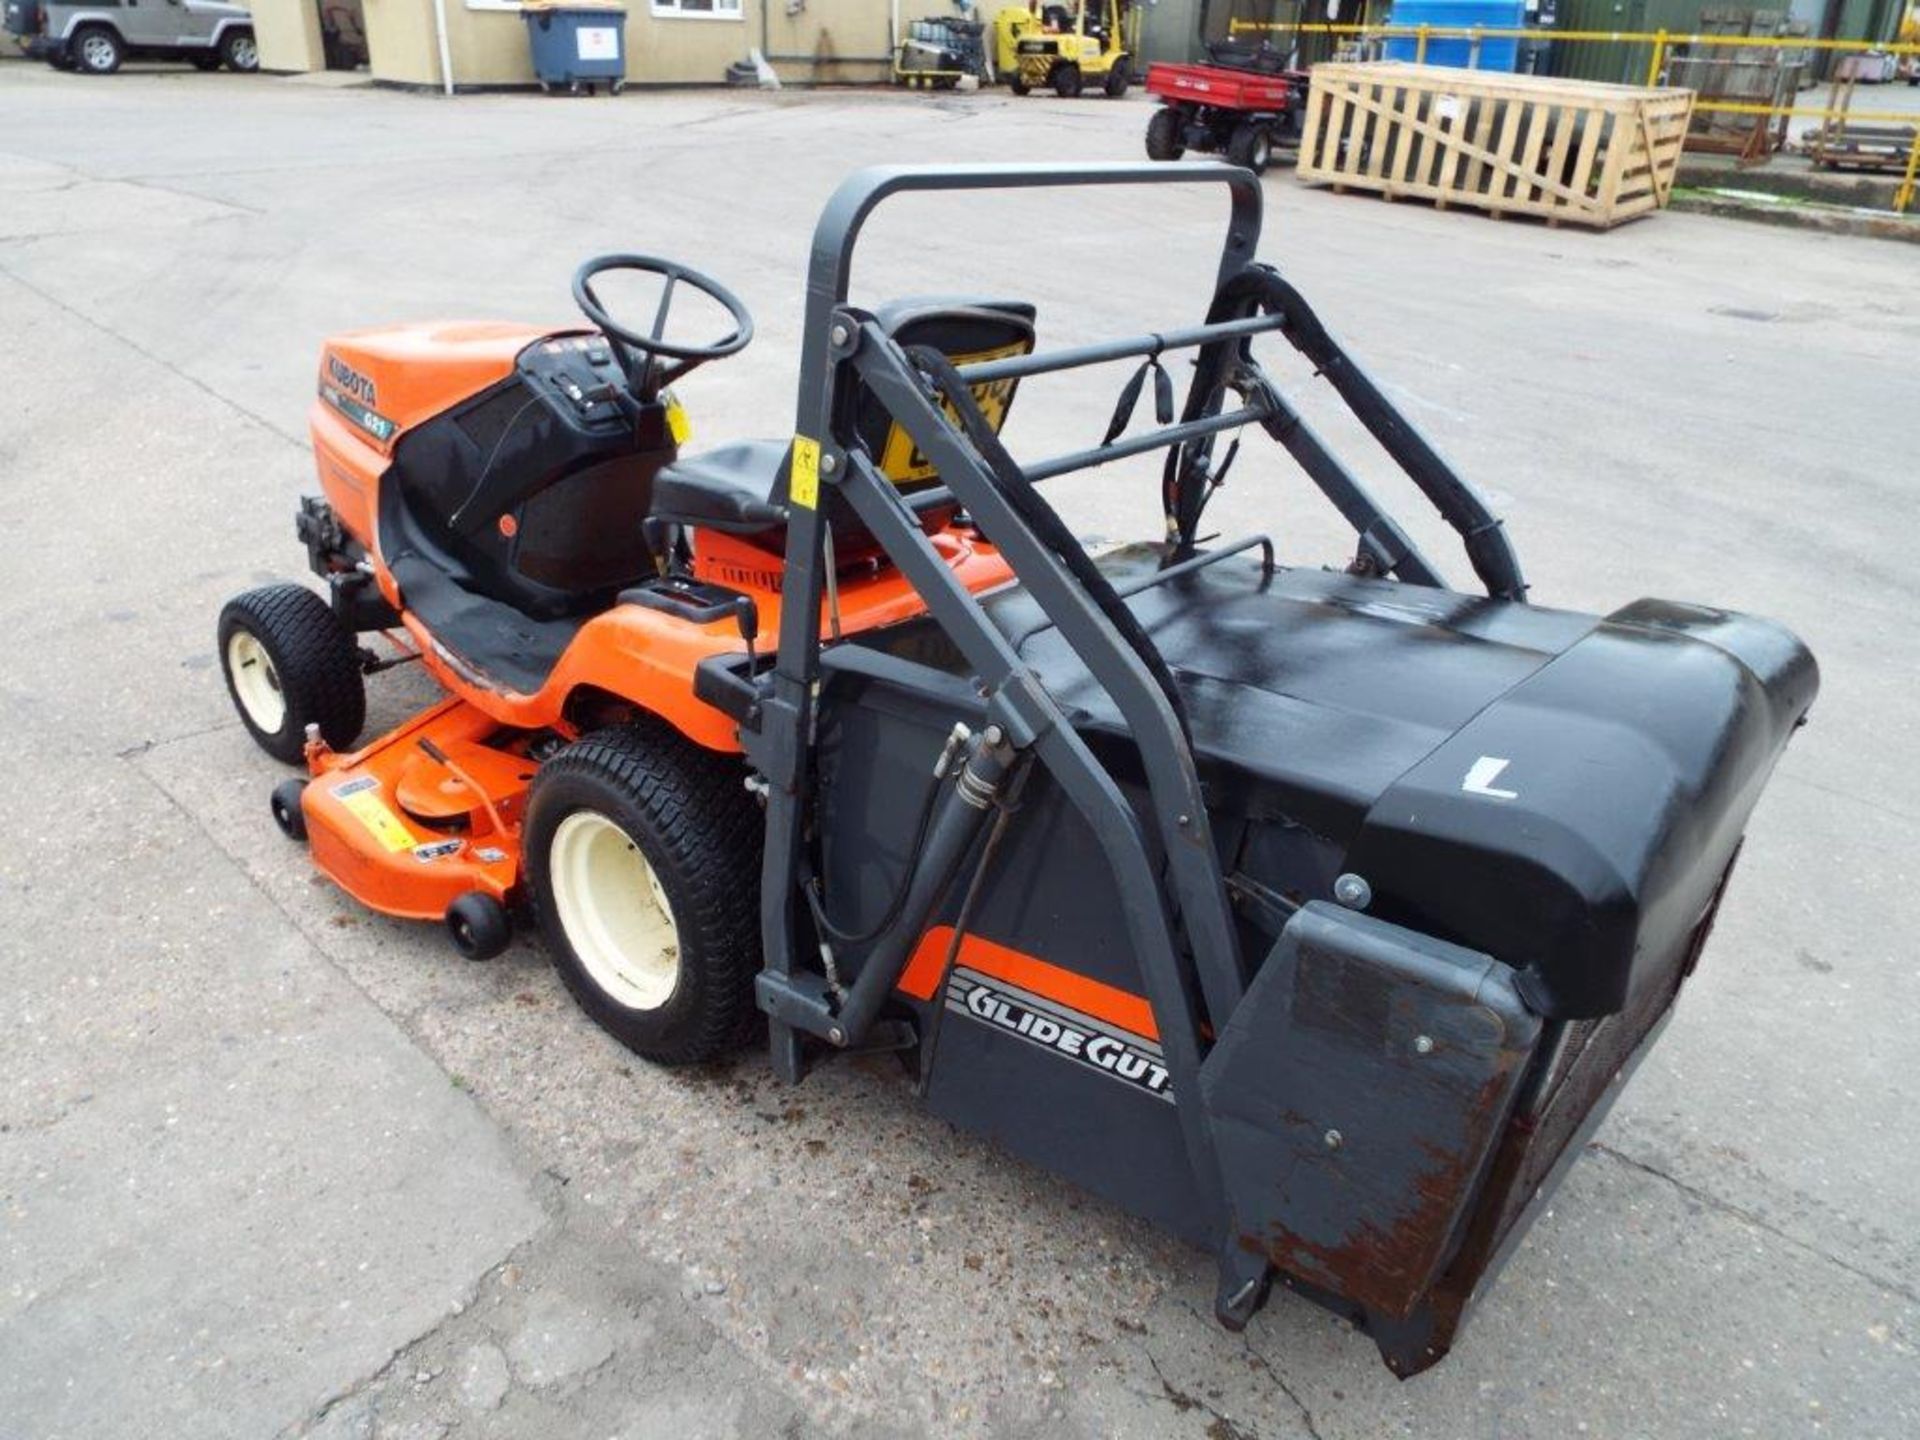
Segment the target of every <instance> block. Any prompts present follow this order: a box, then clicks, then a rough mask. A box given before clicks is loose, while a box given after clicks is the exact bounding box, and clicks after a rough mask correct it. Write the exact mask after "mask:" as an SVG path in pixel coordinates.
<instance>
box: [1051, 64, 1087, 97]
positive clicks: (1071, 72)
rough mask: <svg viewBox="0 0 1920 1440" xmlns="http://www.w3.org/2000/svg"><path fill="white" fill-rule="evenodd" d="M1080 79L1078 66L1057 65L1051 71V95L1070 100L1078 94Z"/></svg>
mask: <svg viewBox="0 0 1920 1440" xmlns="http://www.w3.org/2000/svg"><path fill="white" fill-rule="evenodd" d="M1081 84H1082V77H1081V74H1080V67H1079V66H1078V65H1057V66H1055V67H1054V71H1053V93H1054V94H1056V95H1058V96H1059V97H1060V98H1061V99H1062V100H1071V99H1073V97H1074V96H1076V95H1078V94H1079V93H1080V86H1081Z"/></svg>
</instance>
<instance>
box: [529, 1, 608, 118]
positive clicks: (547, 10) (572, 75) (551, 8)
mask: <svg viewBox="0 0 1920 1440" xmlns="http://www.w3.org/2000/svg"><path fill="white" fill-rule="evenodd" d="M521 13H522V14H523V15H524V16H525V17H526V21H527V44H528V46H529V48H530V49H531V51H532V53H533V73H534V76H535V78H536V79H538V80H539V82H540V88H541V89H542V90H544V91H546V92H547V93H548V94H552V93H553V91H554V90H555V89H557V88H564V89H566V90H567V91H568V92H569V93H571V94H574V95H578V94H580V93H581V92H582V91H586V92H588V93H592V90H593V87H594V86H595V85H605V86H606V87H607V93H608V94H609V95H618V94H619V93H620V91H621V89H622V88H623V87H624V86H625V85H626V83H627V12H626V10H625V9H624V8H622V7H621V6H619V5H617V4H594V3H591V0H588V3H585V4H582V3H579V0H570V3H553V4H538V3H532V4H528V5H527V6H526V7H525V8H524V9H523V10H522V11H521Z"/></svg>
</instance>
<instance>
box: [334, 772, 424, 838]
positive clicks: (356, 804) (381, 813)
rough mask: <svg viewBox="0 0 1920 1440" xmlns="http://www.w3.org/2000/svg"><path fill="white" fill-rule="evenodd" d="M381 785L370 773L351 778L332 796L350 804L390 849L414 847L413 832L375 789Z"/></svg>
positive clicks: (351, 811) (350, 809) (370, 831)
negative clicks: (401, 821) (355, 778)
mask: <svg viewBox="0 0 1920 1440" xmlns="http://www.w3.org/2000/svg"><path fill="white" fill-rule="evenodd" d="M379 788H380V782H379V781H378V780H375V779H374V778H373V777H372V776H371V775H363V776H361V777H360V778H359V779H358V780H349V781H348V782H347V783H346V784H344V785H339V786H336V787H335V788H334V792H333V797H334V799H336V800H338V801H339V802H340V803H341V804H342V805H344V806H345V807H346V808H347V813H348V814H350V815H352V816H353V818H354V819H356V820H358V821H359V822H360V823H361V824H362V825H364V826H366V827H367V833H368V834H369V835H371V836H373V838H374V839H376V840H378V841H379V842H380V843H381V844H382V845H384V846H385V847H386V848H387V849H389V850H411V849H412V848H413V844H414V839H413V832H412V831H410V830H408V829H407V827H406V826H405V825H403V824H401V823H400V817H399V816H398V815H396V814H394V813H393V811H391V810H389V809H388V808H387V802H386V801H384V800H382V799H381V798H380V797H379V796H378V795H377V794H375V793H374V792H375V791H376V790H378V789H379Z"/></svg>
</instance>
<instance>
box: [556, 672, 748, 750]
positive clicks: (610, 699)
mask: <svg viewBox="0 0 1920 1440" xmlns="http://www.w3.org/2000/svg"><path fill="white" fill-rule="evenodd" d="M682 708H684V711H685V712H686V713H669V711H668V710H667V709H664V708H655V707H653V706H651V705H647V704H645V703H643V702H641V701H638V700H635V699H634V698H633V697H632V696H629V695H621V694H618V693H617V692H615V691H613V690H609V689H608V688H606V687H605V686H603V685H597V684H594V683H593V682H592V681H586V680H583V681H581V682H579V683H578V684H576V685H573V686H571V687H569V688H568V690H567V693H566V696H565V698H564V699H562V700H561V702H560V717H561V719H562V720H563V721H564V722H565V723H566V724H567V725H568V726H570V727H571V728H572V729H573V730H574V731H576V732H577V733H579V734H582V735H584V734H586V733H588V732H589V731H592V730H602V729H606V728H607V727H609V726H613V725H640V726H649V725H657V726H662V727H664V728H666V729H668V730H671V731H673V732H674V733H675V734H677V735H679V736H680V737H681V738H682V739H684V740H687V741H689V742H691V743H692V744H694V745H697V746H699V747H700V748H701V749H702V750H710V751H712V752H714V753H715V754H719V755H738V754H740V746H739V744H738V743H737V742H735V741H734V740H733V738H732V737H733V735H734V731H735V725H734V722H733V721H732V720H731V719H729V718H728V717H727V716H725V715H723V714H721V713H720V711H718V710H715V709H712V708H710V707H709V706H706V705H703V704H698V703H696V704H694V705H692V706H687V707H676V709H682ZM696 717H698V719H699V720H702V721H710V722H711V723H704V724H703V723H693V724H689V723H688V721H689V720H694V719H695V718H696Z"/></svg>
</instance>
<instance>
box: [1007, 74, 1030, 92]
mask: <svg viewBox="0 0 1920 1440" xmlns="http://www.w3.org/2000/svg"><path fill="white" fill-rule="evenodd" d="M1007 88H1008V89H1009V90H1011V91H1013V93H1014V94H1016V95H1031V94H1032V93H1033V86H1031V85H1029V84H1028V83H1027V79H1026V77H1025V76H1024V75H1022V74H1021V73H1020V72H1019V71H1018V70H1016V71H1014V72H1013V76H1012V78H1011V79H1009V80H1008V81H1007Z"/></svg>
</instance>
